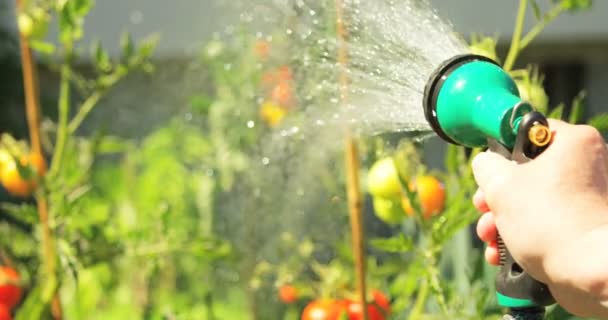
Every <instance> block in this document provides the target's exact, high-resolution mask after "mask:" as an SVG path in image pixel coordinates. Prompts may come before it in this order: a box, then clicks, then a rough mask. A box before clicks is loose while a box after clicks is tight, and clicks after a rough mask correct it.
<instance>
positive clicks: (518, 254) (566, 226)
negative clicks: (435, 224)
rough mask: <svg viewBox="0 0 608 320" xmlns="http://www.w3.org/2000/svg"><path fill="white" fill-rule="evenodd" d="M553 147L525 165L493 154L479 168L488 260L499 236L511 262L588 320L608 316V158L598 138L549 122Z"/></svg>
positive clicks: (585, 129)
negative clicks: (589, 317) (588, 319)
mask: <svg viewBox="0 0 608 320" xmlns="http://www.w3.org/2000/svg"><path fill="white" fill-rule="evenodd" d="M550 127H551V128H552V130H554V138H553V141H552V144H551V146H550V147H549V148H548V149H547V150H546V151H545V152H544V153H543V154H541V155H540V156H538V157H537V158H536V159H534V160H533V161H531V162H528V163H525V164H516V163H514V162H511V161H508V160H506V159H504V158H503V157H501V156H499V155H497V154H494V153H489V152H484V153H481V154H479V155H478V156H477V157H476V158H475V159H474V161H473V171H474V174H475V178H476V180H477V182H478V185H479V188H480V190H479V191H478V192H477V194H476V195H475V197H474V200H473V202H474V204H475V206H476V207H477V209H478V210H480V211H481V212H482V213H484V214H483V215H482V217H481V218H480V220H479V222H478V225H477V233H478V235H479V237H480V238H481V239H482V240H483V241H485V242H487V243H488V248H487V249H486V260H488V262H489V263H492V264H498V249H497V246H496V236H497V232H496V230H497V229H498V230H500V234H501V236H502V238H503V240H504V242H505V244H506V245H507V247H508V248H509V251H510V252H511V254H512V256H513V258H514V259H515V261H517V262H518V263H519V264H520V265H521V266H522V267H523V268H524V269H525V270H526V271H527V272H528V273H529V274H530V275H531V276H532V277H534V278H536V279H538V280H540V281H542V282H544V283H546V284H547V285H548V286H549V288H550V290H551V292H552V294H553V295H554V297H555V298H556V300H557V301H558V302H559V303H560V304H561V305H562V306H563V307H564V308H566V309H568V310H569V311H570V312H572V313H575V314H578V315H582V316H598V315H603V316H608V304H606V305H604V306H602V303H606V301H608V250H606V249H605V248H604V243H607V242H608V151H607V149H606V146H605V143H604V141H603V139H602V137H601V135H600V134H599V132H597V130H595V129H593V128H591V127H589V126H580V125H578V126H575V125H569V124H566V123H564V122H561V121H550Z"/></svg>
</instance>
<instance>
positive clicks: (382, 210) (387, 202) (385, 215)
mask: <svg viewBox="0 0 608 320" xmlns="http://www.w3.org/2000/svg"><path fill="white" fill-rule="evenodd" d="M374 212H375V213H376V217H378V219H380V220H382V221H383V222H385V223H387V224H400V223H401V221H403V219H404V218H405V212H404V211H403V208H402V207H401V202H400V201H399V199H398V198H397V199H390V198H389V199H387V198H381V197H374Z"/></svg>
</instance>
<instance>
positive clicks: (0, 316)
mask: <svg viewBox="0 0 608 320" xmlns="http://www.w3.org/2000/svg"><path fill="white" fill-rule="evenodd" d="M20 281H21V280H20V278H19V273H17V271H16V270H15V269H13V268H11V267H6V266H4V267H0V320H10V319H12V317H11V310H12V309H13V308H14V307H15V306H16V305H17V304H18V303H19V301H20V300H21V295H22V293H23V292H22V291H21V287H20V286H19V282H20Z"/></svg>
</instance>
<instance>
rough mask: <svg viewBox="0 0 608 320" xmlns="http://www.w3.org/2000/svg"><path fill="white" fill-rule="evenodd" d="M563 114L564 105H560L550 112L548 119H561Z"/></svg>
mask: <svg viewBox="0 0 608 320" xmlns="http://www.w3.org/2000/svg"><path fill="white" fill-rule="evenodd" d="M563 113H564V104H560V105H559V106H557V107H556V108H555V109H553V110H551V112H550V113H549V116H548V118H551V119H561V118H562V116H563Z"/></svg>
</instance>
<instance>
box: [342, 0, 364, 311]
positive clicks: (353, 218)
mask: <svg viewBox="0 0 608 320" xmlns="http://www.w3.org/2000/svg"><path fill="white" fill-rule="evenodd" d="M344 23H345V22H344V2H343V0H336V27H337V31H336V33H337V40H338V64H339V66H340V69H341V72H340V79H339V81H340V99H341V101H342V103H343V104H346V100H347V97H348V82H349V79H348V75H347V74H346V70H345V69H346V67H347V64H348V52H347V49H346V38H347V31H346V28H345V25H344ZM344 141H345V148H344V153H345V157H344V160H345V164H346V167H345V170H346V178H347V180H346V181H347V186H346V187H347V197H348V209H349V214H350V227H351V234H352V236H351V237H352V239H351V241H352V249H353V253H354V259H355V271H356V278H357V298H358V300H359V303H360V305H361V309H362V314H363V320H367V319H368V314H367V293H366V291H367V288H366V278H365V274H366V253H365V230H364V228H363V212H362V207H363V199H362V196H361V192H360V190H359V157H358V151H357V140H356V139H355V138H354V137H353V135H352V132H351V130H350V128H348V127H346V128H345V135H344Z"/></svg>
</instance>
